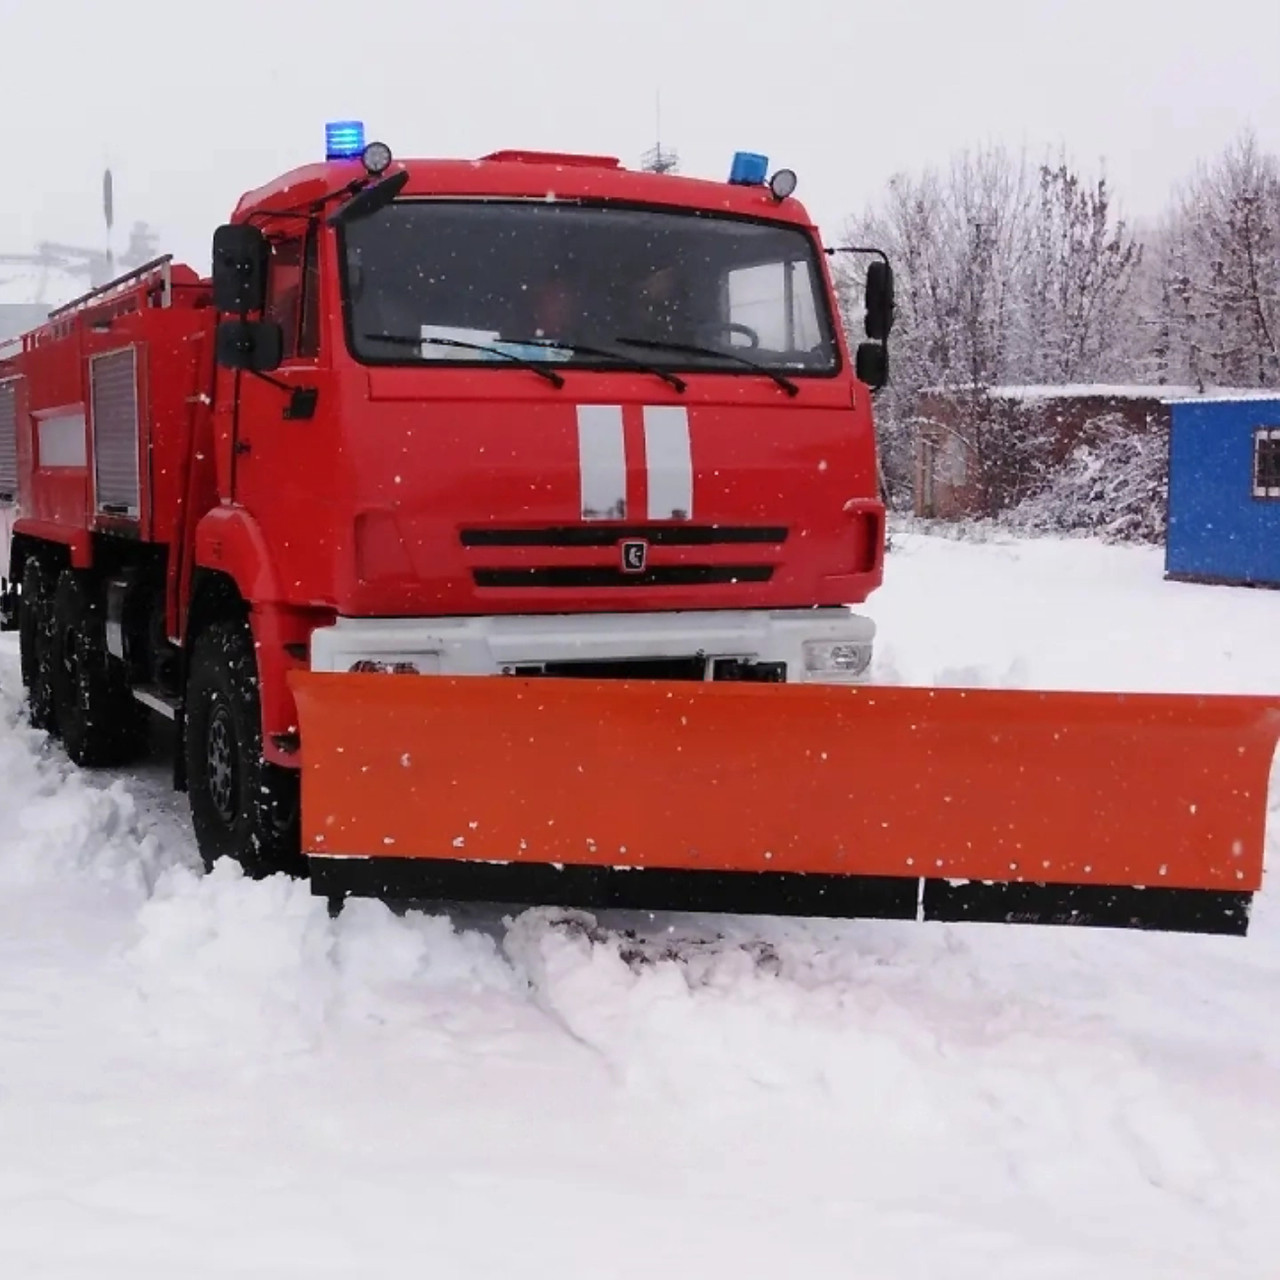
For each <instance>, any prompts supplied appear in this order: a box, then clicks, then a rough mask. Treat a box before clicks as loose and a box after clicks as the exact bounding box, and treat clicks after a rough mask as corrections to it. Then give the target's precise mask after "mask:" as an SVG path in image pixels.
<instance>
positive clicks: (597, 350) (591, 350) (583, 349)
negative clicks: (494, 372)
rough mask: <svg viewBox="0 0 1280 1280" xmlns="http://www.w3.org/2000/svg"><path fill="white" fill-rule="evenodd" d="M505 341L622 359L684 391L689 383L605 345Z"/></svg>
mask: <svg viewBox="0 0 1280 1280" xmlns="http://www.w3.org/2000/svg"><path fill="white" fill-rule="evenodd" d="M503 341H504V342H505V341H510V342H512V343H514V344H515V345H517V346H530V347H550V348H551V349H552V350H554V351H570V352H573V353H575V354H580V355H584V356H600V357H602V358H603V359H605V360H620V361H622V363H623V364H627V365H630V366H631V367H632V368H633V369H642V370H644V372H645V373H651V374H653V376H654V377H655V378H661V379H662V380H663V382H669V383H670V384H671V385H672V386H673V387H675V389H676V390H677V391H683V390H684V389H685V387H686V386H688V385H689V384H688V383H687V382H685V380H684V379H683V378H681V377H679V376H678V375H677V374H674V373H672V372H671V370H670V369H660V368H659V367H658V366H657V365H656V364H650V363H649V362H648V361H647V360H637V359H636V358H635V356H629V355H627V353H626V352H625V351H610V350H608V349H607V348H605V347H592V346H588V345H587V344H586V343H585V342H562V341H561V340H560V339H559V338H510V339H505V338H504V339H503Z"/></svg>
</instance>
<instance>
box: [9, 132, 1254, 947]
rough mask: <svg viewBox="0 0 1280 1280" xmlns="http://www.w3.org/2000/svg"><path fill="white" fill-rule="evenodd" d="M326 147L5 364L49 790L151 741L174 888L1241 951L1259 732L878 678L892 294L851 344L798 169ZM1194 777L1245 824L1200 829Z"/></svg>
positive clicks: (23, 619) (1140, 709) (873, 287)
mask: <svg viewBox="0 0 1280 1280" xmlns="http://www.w3.org/2000/svg"><path fill="white" fill-rule="evenodd" d="M327 148H328V149H327V156H326V159H325V161H324V162H323V163H316V164H312V165H308V166H305V167H303V168H300V169H297V170H294V171H293V172H290V173H287V174H284V175H282V176H281V177H279V178H277V179H276V180H275V181H273V182H270V183H269V184H267V185H266V186H264V187H262V188H261V189H259V190H256V191H253V192H250V193H249V194H247V195H245V196H244V197H243V198H242V199H241V201H240V203H239V205H238V206H237V207H236V209H235V212H234V214H233V216H232V218H231V221H230V222H229V223H228V224H227V225H225V226H223V227H220V228H218V230H217V231H216V233H215V235H214V237H213V258H212V273H211V276H210V277H209V278H205V277H202V276H201V275H199V274H198V273H197V272H196V271H194V270H192V269H190V268H189V267H185V266H181V265H179V264H177V263H175V262H173V261H171V260H169V259H161V260H158V261H156V262H153V263H150V264H148V265H146V266H144V267H142V268H140V269H138V270H137V271H134V272H132V273H130V274H129V275H127V276H123V277H121V278H120V279H118V280H116V281H114V282H113V283H111V284H109V285H107V286H105V287H103V288H100V289H97V290H94V291H93V292H92V293H89V294H87V295H85V296H84V297H83V298H80V299H78V300H76V301H75V302H73V303H71V304H69V305H67V306H65V307H63V308H61V309H60V310H58V311H56V312H54V313H53V314H52V315H51V316H50V317H49V319H48V321H47V322H46V323H45V324H43V325H41V326H40V327H39V328H38V329H36V330H34V331H32V332H31V333H28V334H26V335H25V336H24V337H23V338H22V339H21V340H20V342H19V343H17V344H16V345H15V346H13V347H11V348H9V349H8V350H7V351H0V501H4V500H6V499H7V500H9V501H10V502H16V507H17V519H16V521H15V522H14V524H13V537H12V545H11V551H10V564H9V573H10V579H11V582H12V583H13V584H14V585H13V586H12V587H11V588H10V589H9V593H8V596H7V608H8V613H9V615H10V618H11V620H12V621H14V622H15V623H16V625H17V626H18V627H19V630H20V633H21V634H20V646H21V657H22V677H23V680H24V683H25V684H26V687H27V689H28V695H29V705H30V715H31V719H32V722H33V723H34V724H36V725H38V726H40V727H42V728H44V729H47V730H48V731H49V732H50V733H51V734H53V735H55V736H57V737H58V738H60V739H61V741H62V743H63V745H64V747H65V749H66V751H67V753H68V755H69V756H70V757H71V759H72V760H74V761H76V762H77V763H80V764H83V765H108V764H111V765H119V764H121V763H124V762H128V761H129V760H130V759H132V758H133V757H135V756H136V755H137V754H138V753H139V752H140V751H141V750H142V749H143V746H144V740H145V736H146V730H147V722H148V720H147V718H148V716H149V715H150V714H152V713H159V714H161V715H164V716H167V717H171V718H173V719H174V720H175V721H176V722H177V726H178V733H177V741H178V743H179V744H180V745H179V750H178V752H177V759H176V761H175V777H176V781H177V784H178V785H179V786H183V787H185V788H186V789H187V790H188V792H189V797H190V806H191V814H192V819H193V824H194V828H195V833H196V838H197V841H198V843H199V847H200V850H201V852H202V854H203V856H204V858H205V860H206V862H209V863H212V862H213V861H214V860H216V859H217V858H219V857H222V856H224V855H225V856H230V857H233V858H236V859H238V860H239V861H240V862H241V863H242V864H243V866H244V867H245V868H246V870H247V871H249V872H250V873H251V874H254V875H261V874H267V873H271V872H274V871H278V870H303V869H307V870H309V872H310V874H311V876H312V879H313V882H314V883H315V884H316V886H317V890H318V891H320V892H324V893H326V894H329V895H330V896H333V897H341V896H342V895H344V894H347V893H351V892H371V893H378V894H382V895H390V896H396V897H423V896H426V897H435V896H475V895H483V896H486V897H490V898H494V897H496V898H499V899H506V900H528V899H530V898H531V899H533V900H542V899H550V900H558V901H575V902H592V903H600V902H604V903H611V902H618V903H624V902H629V903H639V904H643V905H656V906H673V907H674V906H682V905H685V906H688V905H692V906H724V907H730V908H734V909H743V910H766V911H817V912H821V913H824V914H877V915H889V916H916V915H921V914H923V915H926V916H929V915H932V916H935V917H940V918H998V919H1005V918H1011V917H1016V918H1022V919H1054V920H1071V921H1075V922H1082V923H1135V922H1137V923H1150V922H1152V921H1157V922H1160V923H1165V924H1169V925H1170V926H1171V927H1192V928H1222V929H1232V930H1241V929H1243V927H1244V922H1245V919H1246V917H1247V903H1248V898H1249V893H1250V891H1251V889H1252V888H1254V887H1256V883H1255V882H1256V878H1257V875H1256V874H1255V872H1257V873H1260V860H1261V852H1260V849H1261V814H1262V813H1263V812H1264V808H1263V807H1261V806H1263V805H1264V802H1265V767H1266V764H1267V763H1269V759H1270V751H1271V749H1272V748H1273V747H1274V741H1275V732H1276V727H1277V726H1276V721H1275V717H1274V708H1268V707H1267V706H1265V705H1264V704H1263V703H1262V702H1261V701H1260V700H1248V699H1244V700H1213V701H1212V704H1211V705H1209V704H1208V703H1206V702H1205V701H1204V700H1199V701H1196V700H1190V699H1182V700H1179V699H1156V700H1155V701H1154V702H1142V701H1141V700H1139V701H1138V703H1132V702H1130V703H1124V702H1122V701H1118V700H1116V699H1114V698H1109V696H1107V697H1104V696H1102V695H1060V696H1059V697H1058V698H1051V697H1049V698H1048V701H1046V700H1045V699H1046V698H1047V697H1048V695H1033V694H1004V695H1001V694H999V693H997V692H992V696H990V697H988V696H985V695H981V694H980V691H968V692H967V693H966V691H945V690H889V689H884V690H875V689H873V688H872V687H871V686H868V685H866V684H865V681H866V673H867V670H868V666H869V663H870V659H871V651H872V641H873V635H874V628H873V626H872V623H871V621H870V620H869V619H868V618H867V617H865V616H863V615H861V614H860V613H859V612H857V611H856V606H857V605H859V604H860V603H861V602H863V601H864V600H866V598H867V596H868V595H869V594H870V593H871V592H872V591H873V590H874V589H875V588H876V587H877V586H878V585H879V583H880V581H881V576H882V572H883V552H884V518H885V514H884V508H883V506H882V504H881V501H880V499H879V496H878V487H877V466H876V444H875V437H874V429H873V420H872V408H871V395H872V392H873V391H874V390H875V389H876V388H877V387H879V386H880V385H881V384H882V383H883V382H884V380H885V377H886V370H887V356H886V342H887V339H888V336H889V332H890V327H891V323H892V316H893V282H892V275H891V273H890V271H889V268H888V264H887V262H886V261H882V260H879V259H876V260H874V261H873V262H872V263H871V265H870V267H869V269H868V273H867V281H866V296H865V320H864V327H865V333H866V340H865V341H863V342H861V343H860V344H859V345H858V346H857V348H856V350H854V351H853V352H850V350H849V348H848V346H847V344H846V339H845V336H844V334H843V332H842V329H841V326H840V324H839V322H838V317H837V310H836V306H835V295H834V291H833V288H832V281H831V277H830V273H829V271H828V267H827V257H828V254H827V253H826V252H824V250H823V246H822V244H821V242H820V239H819V236H818V233H817V230H816V228H815V227H814V226H813V224H812V223H811V221H810V219H809V216H808V214H807V213H806V211H805V209H804V208H803V206H802V205H800V204H799V203H798V202H797V201H796V199H795V198H794V196H793V194H792V192H793V189H794V186H795V177H794V174H792V173H790V172H789V171H787V170H781V171H779V172H777V173H774V174H773V175H772V177H769V176H768V166H767V161H765V159H764V158H763V157H761V156H757V155H754V154H752V153H739V154H738V155H737V156H736V157H735V160H734V164H733V168H732V172H731V175H730V180H729V181H728V182H727V183H726V182H717V181H707V180H698V179H692V178H688V177H681V176H676V175H672V174H653V173H647V172H632V171H629V170H627V169H625V168H623V167H622V166H621V165H620V164H619V163H618V162H617V161H616V160H614V159H611V158H606V157H601V156H583V155H561V154H547V153H535V152H523V151H504V152H498V153H495V154H492V155H489V156H486V157H484V158H483V159H480V160H476V161H471V160H410V161H407V162H396V161H393V158H392V156H391V154H390V151H389V150H388V149H387V148H386V147H385V146H384V145H383V144H381V143H376V142H375V143H371V144H369V145H368V146H366V145H365V144H364V139H363V136H362V131H361V129H360V128H359V126H356V125H353V124H347V123H344V124H339V125H336V126H331V127H330V128H329V129H328V131H327ZM958 621H959V620H951V622H952V624H953V625H954V624H956V623H957V622H958ZM484 677H488V678H484ZM869 695H874V696H869ZM1001 697H1003V698H1004V699H1005V700H1004V701H1001V700H1000V698H1001ZM1098 699H1101V700H1100V701H1099V700H1098ZM1206 705H1209V711H1208V712H1206V711H1205V710H1204V707H1205V706H1206ZM1215 716H1216V717H1217V719H1213V717H1215ZM1153 717H1154V718H1153ZM1206 717H1207V718H1208V720H1212V721H1213V723H1212V724H1209V723H1208V722H1207V720H1206ZM1066 729H1070V730H1071V732H1064V730H1066ZM1215 734H1216V737H1215ZM1064 741H1065V745H1064ZM1193 741H1194V743H1195V746H1196V750H1195V753H1194V754H1195V760H1193V759H1191V754H1193V753H1191V752H1190V751H1189V748H1188V744H1189V743H1191V742H1193ZM979 747H980V748H981V749H977V748H979ZM1206 748H1208V750H1209V754H1210V756H1211V757H1212V758H1213V760H1214V761H1215V766H1216V767H1218V768H1219V771H1220V772H1221V774H1222V776H1223V778H1226V777H1227V776H1228V775H1230V777H1231V778H1233V779H1235V780H1236V781H1237V782H1242V783H1244V782H1247V783H1248V784H1249V785H1251V786H1255V791H1254V792H1252V793H1250V794H1251V795H1252V796H1253V797H1254V799H1253V800H1241V798H1240V793H1239V789H1237V791H1236V792H1235V793H1234V795H1235V799H1234V801H1232V799H1231V798H1230V796H1228V795H1227V792H1229V791H1231V788H1229V787H1227V786H1226V783H1225V782H1224V783H1222V784H1221V785H1219V784H1215V794H1219V795H1220V800H1205V801H1204V802H1203V807H1202V809H1201V811H1200V812H1201V814H1202V815H1203V814H1204V813H1205V810H1206V809H1207V810H1208V811H1209V816H1208V817H1207V818H1203V817H1202V820H1201V821H1199V822H1198V824H1197V827H1196V831H1195V832H1191V831H1189V830H1187V829H1186V826H1187V824H1186V821H1185V816H1184V813H1183V811H1181V810H1178V807H1177V806H1178V798H1179V797H1180V796H1181V795H1182V794H1183V792H1184V791H1185V790H1186V789H1187V788H1191V789H1193V790H1194V789H1196V788H1200V787H1202V786H1203V762H1204V758H1205V757H1204V755H1203V752H1204V751H1205V750H1206ZM1219 748H1220V750H1219ZM1135 749H1136V753H1137V755H1140V756H1141V764H1140V766H1139V764H1137V763H1135V762H1133V761H1132V760H1131V762H1130V764H1129V765H1127V766H1124V767H1122V768H1121V771H1120V773H1116V772H1114V771H1112V772H1106V771H1105V769H1104V763H1105V764H1106V768H1110V767H1111V764H1112V763H1113V762H1114V761H1115V760H1116V759H1118V758H1119V757H1121V756H1131V755H1133V753H1134V752H1135ZM1064 752H1065V754H1064ZM1100 753H1101V754H1100ZM1197 762H1198V763H1197ZM1259 769H1261V770H1262V771H1263V775H1262V783H1261V795H1262V800H1261V801H1258V800H1257V799H1256V795H1257V792H1256V784H1257V778H1256V775H1257V772H1258V770H1259ZM1064 770H1065V771H1066V775H1067V776H1068V777H1069V778H1072V779H1074V782H1073V783H1072V784H1071V786H1068V787H1067V791H1068V792H1069V794H1067V795H1065V796H1064V795H1063V794H1062V788H1063V785H1064V784H1063V781H1062V780H1063V777H1064ZM1138 774H1141V776H1137V775H1138ZM1245 775H1247V777H1246V776H1245ZM300 777H301V778H302V779H303V781H302V783H301V785H300V781H299V779H300ZM1013 780H1020V786H1021V789H1020V790H1019V789H1018V787H1017V786H1015V787H1013V788H1012V793H1011V788H1010V783H1011V781H1013ZM1082 788H1083V789H1084V791H1085V792H1089V793H1092V794H1094V795H1095V797H1096V801H1097V805H1098V806H1100V808H1101V811H1102V812H1103V813H1104V815H1109V817H1110V819H1111V821H1112V824H1113V826H1114V823H1115V822H1116V821H1119V822H1120V824H1121V829H1120V830H1119V831H1118V832H1117V831H1114V830H1112V829H1111V828H1108V827H1106V825H1105V823H1104V820H1103V818H1098V819H1097V820H1096V821H1095V820H1092V819H1088V818H1086V817H1084V816H1083V815H1082V814H1081V812H1080V805H1079V804H1078V803H1074V802H1073V801H1074V800H1075V799H1077V798H1078V795H1079V793H1080V790H1081V789H1082ZM1246 790H1247V788H1246ZM1121 801H1123V803H1121ZM1215 821H1216V822H1217V826H1216V827H1215V826H1214V823H1215ZM1091 822H1092V823H1093V825H1090V823H1091ZM1139 822H1143V823H1145V824H1146V828H1145V830H1146V832H1147V834H1148V836H1150V835H1151V834H1152V833H1154V837H1155V838H1156V839H1158V840H1159V841H1161V842H1162V843H1161V844H1160V848H1159V850H1158V851H1156V850H1154V849H1153V851H1152V852H1151V853H1150V855H1149V856H1148V855H1145V854H1144V855H1142V856H1138V857H1135V856H1134V854H1133V852H1132V848H1129V849H1126V850H1123V851H1122V846H1123V844H1124V842H1125V840H1126V839H1127V838H1128V837H1129V836H1131V835H1132V834H1133V831H1134V826H1135V824H1136V823H1139ZM1082 823H1083V824H1084V826H1083V827H1082ZM1206 831H1208V832H1209V833H1210V837H1209V840H1208V843H1207V844H1206V843H1205V842H1204V838H1203V837H1204V834H1205V832H1206ZM1010 833H1012V834H1010ZM1082 838H1087V839H1090V840H1092V841H1093V842H1094V843H1093V844H1092V845H1090V851H1089V852H1087V853H1085V854H1081V852H1080V843H1079V842H1080V840H1081V839H1082ZM1240 840H1244V841H1245V846H1244V847H1245V848H1246V852H1245V854H1244V855H1243V856H1244V861H1243V862H1242V861H1241V860H1240V857H1239V856H1235V857H1233V856H1232V855H1231V854H1230V852H1229V851H1230V849H1231V847H1232V843H1233V841H1234V842H1237V843H1238V842H1239V841H1240ZM1099 841H1101V842H1102V844H1103V845H1105V846H1106V848H1110V849H1114V850H1115V856H1113V857H1111V858H1108V856H1107V855H1106V849H1101V848H1099V847H1098V842H1099ZM1148 843H1150V841H1148ZM1015 846H1016V849H1024V848H1026V849H1031V850H1034V851H1035V853H1036V856H1037V861H1036V862H1035V864H1034V870H1035V874H1034V875H1030V876H1029V875H1028V868H1031V867H1032V866H1033V864H1032V863H1031V862H1030V861H1029V860H1027V859H1025V858H1024V857H1022V856H1018V855H1015V856H1012V857H1011V856H1010V854H1011V850H1014V849H1015ZM1255 862H1256V863H1257V864H1258V865H1257V868H1255V866H1254V863H1255ZM1157 863H1159V864H1160V865H1161V866H1163V867H1164V868H1165V872H1164V873H1163V875H1164V878H1163V879H1161V878H1159V877H1157V876H1156V873H1155V870H1154V868H1155V866H1156V864H1157ZM1041 864H1043V865H1041ZM1169 866H1173V867H1174V873H1173V876H1172V878H1169V875H1168V868H1169ZM1242 867H1243V868H1244V870H1245V871H1246V873H1247V874H1246V875H1245V876H1244V877H1243V878H1242V877H1240V876H1238V875H1237V874H1236V873H1237V872H1238V871H1239V870H1240V869H1241V868H1242ZM966 879H971V880H973V881H974V882H977V881H982V882H983V883H974V884H971V885H970V887H969V889H968V890H966V889H965V887H964V885H963V884H962V883H961V882H962V881H964V880H966ZM1148 883H1150V884H1152V885H1156V886H1163V887H1159V888H1156V889H1152V890H1149V891H1147V895H1146V896H1145V897H1141V898H1135V897H1134V896H1133V895H1134V894H1136V893H1138V892H1139V891H1138V890H1137V889H1136V887H1135V886H1138V885H1146V884H1148ZM1187 891H1192V892H1190V893H1188V892H1187ZM1162 893H1163V894H1165V895H1172V896H1166V897H1162V896H1161V894H1162ZM1010 895H1012V896H1010ZM1188 899H1190V900H1191V901H1192V905H1190V906H1188V905H1187V901H1188ZM1135 904H1136V905H1135Z"/></svg>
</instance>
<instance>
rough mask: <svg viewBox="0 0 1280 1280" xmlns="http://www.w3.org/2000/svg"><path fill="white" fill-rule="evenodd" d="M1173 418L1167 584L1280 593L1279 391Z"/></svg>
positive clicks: (1177, 412)
mask: <svg viewBox="0 0 1280 1280" xmlns="http://www.w3.org/2000/svg"><path fill="white" fill-rule="evenodd" d="M1169 410H1170V415H1169V508H1168V532H1167V534H1166V538H1165V575H1166V577H1169V578H1175V579H1180V580H1183V581H1190V582H1222V583H1232V584H1237V585H1244V586H1267V587H1280V391H1276V392H1267V393H1265V394H1257V395H1242V396H1233V397H1231V398H1227V397H1221V398H1200V399H1197V400H1172V401H1170V402H1169Z"/></svg>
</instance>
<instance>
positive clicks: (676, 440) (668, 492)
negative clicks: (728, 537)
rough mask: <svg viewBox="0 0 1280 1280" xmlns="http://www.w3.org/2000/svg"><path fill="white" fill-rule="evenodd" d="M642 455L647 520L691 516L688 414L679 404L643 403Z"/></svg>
mask: <svg viewBox="0 0 1280 1280" xmlns="http://www.w3.org/2000/svg"><path fill="white" fill-rule="evenodd" d="M644 456H645V466H646V469H647V471H648V478H649V519H650V520H692V519H693V456H692V453H691V450H690V446H689V414H688V411H687V410H686V409H684V408H682V407H681V406H680V405H645V409H644Z"/></svg>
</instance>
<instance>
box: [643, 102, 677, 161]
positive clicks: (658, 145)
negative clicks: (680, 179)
mask: <svg viewBox="0 0 1280 1280" xmlns="http://www.w3.org/2000/svg"><path fill="white" fill-rule="evenodd" d="M654 106H655V121H654V123H655V126H656V127H655V135H656V138H657V141H656V142H655V143H654V145H653V146H652V147H650V148H649V150H648V151H646V152H645V153H644V155H643V156H641V157H640V167H641V168H642V169H644V170H645V172H647V173H679V172H680V157H679V156H678V155H677V154H676V153H675V152H674V151H667V150H665V149H664V148H663V145H662V93H661V91H660V90H659V91H658V92H657V93H656V94H655V95H654Z"/></svg>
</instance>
